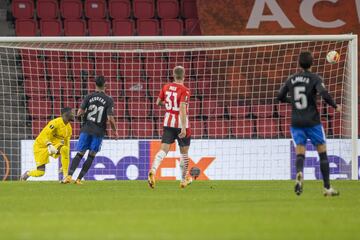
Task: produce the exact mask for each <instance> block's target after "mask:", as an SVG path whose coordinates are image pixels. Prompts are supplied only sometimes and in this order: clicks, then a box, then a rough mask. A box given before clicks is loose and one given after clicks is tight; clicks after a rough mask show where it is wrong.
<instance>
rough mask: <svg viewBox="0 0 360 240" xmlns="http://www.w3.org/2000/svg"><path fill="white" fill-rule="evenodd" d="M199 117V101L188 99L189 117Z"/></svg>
mask: <svg viewBox="0 0 360 240" xmlns="http://www.w3.org/2000/svg"><path fill="white" fill-rule="evenodd" d="M200 115H201V101H200V100H198V99H196V98H190V103H189V117H198V116H200Z"/></svg>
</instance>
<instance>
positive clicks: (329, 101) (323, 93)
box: [316, 78, 341, 112]
mask: <svg viewBox="0 0 360 240" xmlns="http://www.w3.org/2000/svg"><path fill="white" fill-rule="evenodd" d="M316 91H317V92H318V93H319V95H320V96H321V97H322V98H323V99H324V101H325V102H326V103H327V104H328V105H330V106H332V107H333V108H335V109H336V110H337V111H338V112H340V111H341V107H340V106H338V105H337V104H336V102H335V101H334V99H333V98H332V97H331V95H330V93H329V91H328V90H327V89H326V87H325V85H324V83H323V81H322V79H321V78H319V79H318V81H317V83H316Z"/></svg>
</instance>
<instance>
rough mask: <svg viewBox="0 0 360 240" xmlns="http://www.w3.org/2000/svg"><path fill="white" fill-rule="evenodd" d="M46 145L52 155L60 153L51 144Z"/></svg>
mask: <svg viewBox="0 0 360 240" xmlns="http://www.w3.org/2000/svg"><path fill="white" fill-rule="evenodd" d="M46 145H47V149H48V152H49V154H50V155H53V154H56V153H57V152H58V150H57V149H56V147H54V145H52V144H51V142H48V143H47V144H46Z"/></svg>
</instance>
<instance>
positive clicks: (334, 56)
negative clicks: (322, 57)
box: [326, 51, 340, 63]
mask: <svg viewBox="0 0 360 240" xmlns="http://www.w3.org/2000/svg"><path fill="white" fill-rule="evenodd" d="M326 60H327V61H328V62H329V63H338V62H339V60H340V54H339V53H338V52H337V51H330V52H328V54H327V55H326Z"/></svg>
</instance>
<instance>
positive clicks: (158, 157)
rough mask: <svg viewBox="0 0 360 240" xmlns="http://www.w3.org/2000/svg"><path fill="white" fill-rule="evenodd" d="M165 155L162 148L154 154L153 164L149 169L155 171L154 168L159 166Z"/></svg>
mask: <svg viewBox="0 0 360 240" xmlns="http://www.w3.org/2000/svg"><path fill="white" fill-rule="evenodd" d="M165 157H166V152H164V151H163V150H160V151H159V152H158V153H157V154H156V155H155V159H154V162H153V165H152V167H151V171H154V172H156V170H157V169H158V167H159V166H160V164H161V162H162V160H163V159H164V158H165Z"/></svg>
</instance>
